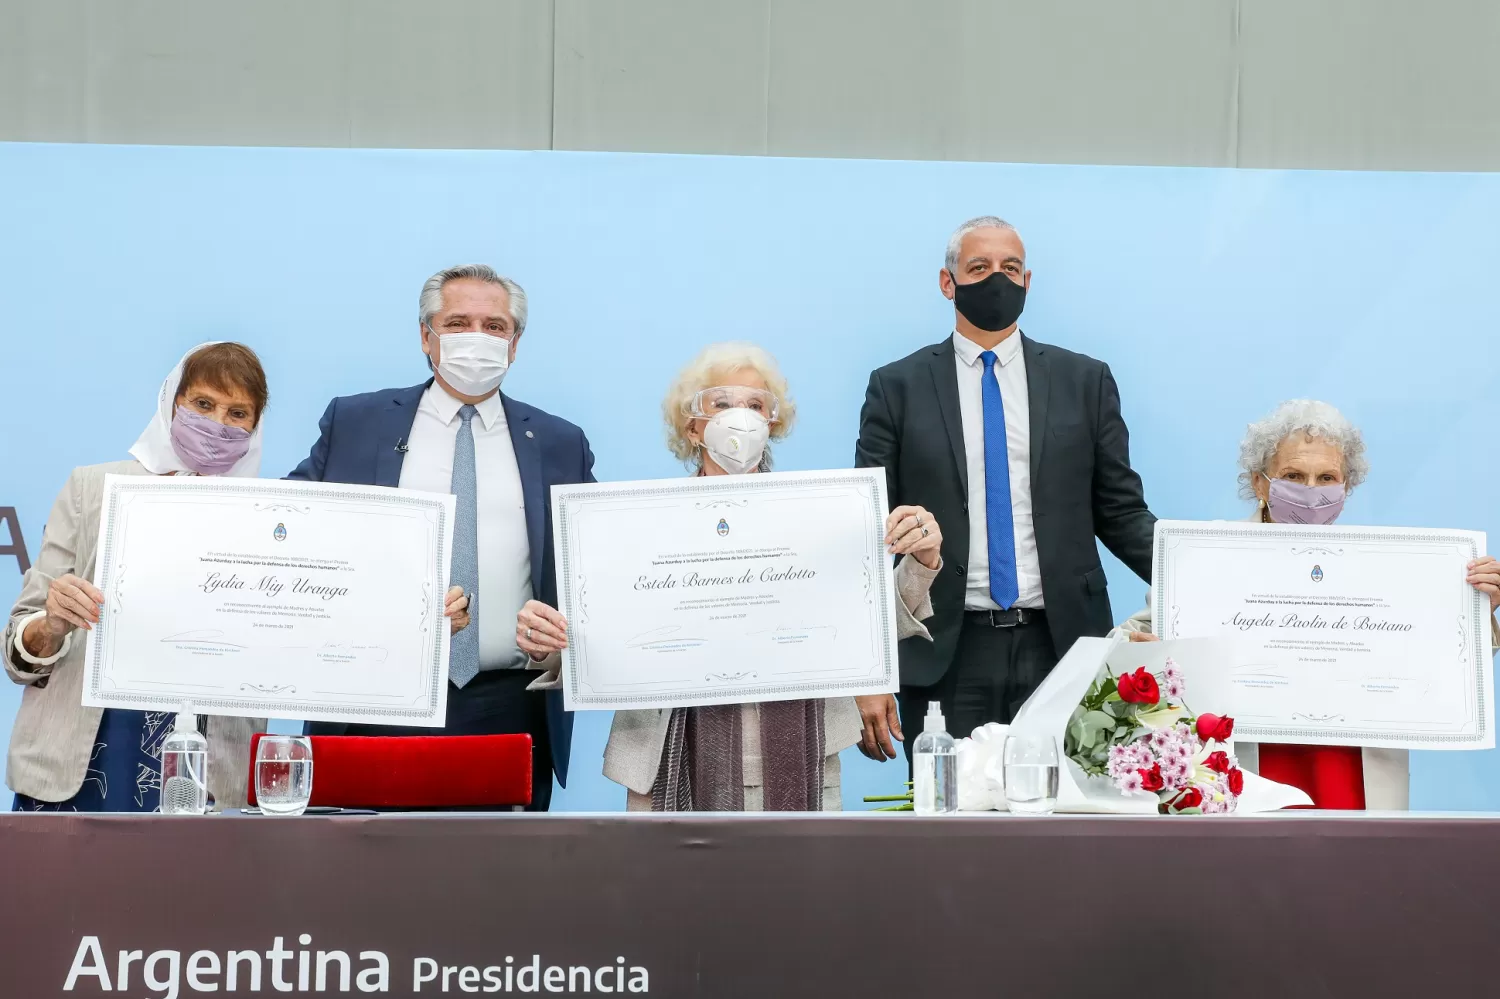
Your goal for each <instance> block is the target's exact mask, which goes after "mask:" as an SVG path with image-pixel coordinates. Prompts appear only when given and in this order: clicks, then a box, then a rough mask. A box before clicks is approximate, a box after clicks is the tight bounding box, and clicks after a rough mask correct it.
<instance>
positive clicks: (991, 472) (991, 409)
mask: <svg viewBox="0 0 1500 999" xmlns="http://www.w3.org/2000/svg"><path fill="white" fill-rule="evenodd" d="M979 359H980V360H982V361H984V509H985V518H984V519H985V526H986V528H987V529H988V534H989V549H990V596H991V597H994V598H995V603H997V604H999V605H1000V606H1001V608H1002V609H1004V610H1010V608H1011V606H1012V605H1013V604H1015V602H1016V599H1017V598H1018V597H1019V596H1020V595H1021V590H1020V587H1019V586H1018V585H1017V583H1016V522H1015V517H1014V515H1013V514H1012V513H1011V509H1010V449H1009V448H1008V447H1006V444H1005V404H1004V402H1003V401H1002V400H1001V398H1000V383H999V382H998V381H996V380H995V352H994V351H993V350H987V351H985V352H984V353H982V354H980V355H979ZM456 474H457V473H456V472H455V475H456ZM455 481H457V480H456V479H455Z"/></svg>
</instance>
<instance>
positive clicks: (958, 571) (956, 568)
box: [953, 565, 964, 576]
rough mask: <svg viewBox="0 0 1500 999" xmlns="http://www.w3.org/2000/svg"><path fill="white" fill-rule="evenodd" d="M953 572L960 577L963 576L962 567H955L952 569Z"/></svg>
mask: <svg viewBox="0 0 1500 999" xmlns="http://www.w3.org/2000/svg"><path fill="white" fill-rule="evenodd" d="M953 571H954V572H956V573H958V574H959V575H960V576H962V575H963V574H964V567H963V566H961V565H956V566H954V567H953Z"/></svg>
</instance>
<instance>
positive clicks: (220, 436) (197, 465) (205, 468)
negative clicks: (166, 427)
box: [170, 406, 250, 475]
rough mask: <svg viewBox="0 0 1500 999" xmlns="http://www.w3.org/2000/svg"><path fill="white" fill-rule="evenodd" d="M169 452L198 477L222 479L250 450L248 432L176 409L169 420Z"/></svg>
mask: <svg viewBox="0 0 1500 999" xmlns="http://www.w3.org/2000/svg"><path fill="white" fill-rule="evenodd" d="M170 432H171V435H172V450H174V451H176V452H177V457H179V458H181V459H182V463H183V464H184V465H186V466H187V467H188V468H191V469H192V470H193V471H195V472H197V473H198V474H199V475H223V474H224V473H225V472H227V471H229V470H230V469H231V468H233V467H234V466H235V463H236V462H238V461H239V460H240V459H241V458H243V457H244V456H245V455H246V453H248V452H249V450H250V431H248V430H245V429H243V428H242V427H227V426H225V425H224V424H222V423H220V422H219V421H217V420H213V419H210V418H208V417H207V416H204V415H203V414H202V413H195V412H193V411H192V410H190V409H188V408H187V407H186V406H178V407H177V413H176V415H175V416H174V417H173V418H172V427H171V431H170Z"/></svg>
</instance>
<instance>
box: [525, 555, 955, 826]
mask: <svg viewBox="0 0 1500 999" xmlns="http://www.w3.org/2000/svg"><path fill="white" fill-rule="evenodd" d="M941 571H942V566H941V565H940V566H938V568H937V569H928V568H926V567H925V566H923V565H922V564H921V563H920V562H918V561H917V560H916V559H913V558H903V559H902V560H901V561H900V562H899V563H897V565H896V593H897V597H898V599H897V600H896V637H897V639H898V640H899V639H903V638H910V637H913V636H921V637H923V638H926V639H927V640H928V641H931V640H932V636H931V635H930V634H928V632H927V628H926V627H925V626H924V625H923V624H922V621H924V620H925V619H927V618H929V617H931V616H932V601H931V599H930V598H929V591H930V590H931V589H932V581H933V580H934V579H935V578H937V574H938V573H939V572H941ZM542 666H543V668H544V669H546V670H547V671H548V672H547V675H546V676H545V677H544V678H543V679H542V680H539V681H537V682H536V683H534V684H532V688H533V689H541V690H546V689H552V688H554V687H557V686H560V684H561V681H560V679H559V678H558V673H557V670H558V665H557V663H555V662H551V661H549V662H546V663H543V664H542ZM743 710H744V712H745V715H744V780H745V786H746V787H745V790H746V793H745V810H746V811H759V810H760V801H761V797H760V792H761V789H762V785H763V779H762V776H761V762H760V717H759V709H758V708H757V707H756V705H754V704H747V705H744V707H743ZM671 718H672V712H671V709H668V708H654V709H646V710H641V711H616V712H615V719H614V723H613V724H612V725H611V726H610V730H609V744H608V745H606V746H605V747H604V776H606V777H608V778H609V779H610V780H612V781H614V782H616V783H617V784H623V785H625V787H626V788H628V789H629V792H630V793H629V795H628V806H629V807H630V808H631V809H632V810H649V809H650V807H651V806H650V797H649V795H650V794H651V785H652V784H654V783H655V782H656V774H657V771H658V770H659V769H660V768H661V754H662V750H663V748H665V746H666V743H667V726H668V723H669V722H670V721H671ZM823 731H824V745H825V748H826V749H827V751H828V758H827V760H825V761H824V765H823V788H824V794H823V807H824V809H825V810H828V811H836V810H838V808H839V807H840V798H839V782H840V767H839V758H838V754H839V753H840V752H842V751H843V750H845V749H848V748H849V747H850V746H853V745H854V744H855V743H857V742H859V740H860V737H861V735H862V734H863V732H864V723H863V722H862V721H861V720H860V716H859V708H858V706H856V704H855V702H854V698H852V697H835V698H830V699H829V700H827V701H826V702H825V708H824V715H823Z"/></svg>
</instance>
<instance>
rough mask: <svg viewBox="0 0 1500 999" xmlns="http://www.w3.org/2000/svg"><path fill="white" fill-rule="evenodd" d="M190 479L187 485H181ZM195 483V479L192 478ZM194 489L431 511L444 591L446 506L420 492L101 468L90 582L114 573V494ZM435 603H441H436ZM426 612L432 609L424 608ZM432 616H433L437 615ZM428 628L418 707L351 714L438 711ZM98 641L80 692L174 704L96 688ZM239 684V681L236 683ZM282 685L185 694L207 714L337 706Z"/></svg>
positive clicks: (435, 564)
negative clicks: (300, 696) (233, 693)
mask: <svg viewBox="0 0 1500 999" xmlns="http://www.w3.org/2000/svg"><path fill="white" fill-rule="evenodd" d="M187 483H192V485H187ZM199 483H202V484H201V485H199ZM184 485H187V489H184V488H183V486H184ZM198 490H201V491H203V492H205V493H209V494H218V495H229V496H254V497H265V498H267V499H282V500H283V501H284V502H287V503H292V504H295V503H296V501H298V500H303V501H305V500H306V499H307V498H308V497H309V494H310V492H312V491H314V490H315V492H316V495H315V497H314V498H315V499H316V500H319V501H323V500H345V501H348V502H356V503H370V502H374V503H376V504H377V505H382V506H394V507H398V508H406V509H415V510H417V511H419V512H421V513H423V514H433V515H435V520H436V526H435V528H434V530H435V532H436V534H437V543H436V544H434V545H433V561H432V565H431V566H430V567H429V569H430V573H431V575H430V578H431V580H433V581H434V582H433V584H432V585H433V586H434V587H436V590H435V593H436V594H437V595H438V596H439V597H440V595H441V594H442V593H443V592H444V591H445V588H446V578H445V573H444V571H443V565H442V554H443V552H444V551H445V550H446V548H447V545H448V536H449V534H450V532H451V531H452V525H450V524H449V522H448V515H447V508H446V507H445V506H444V505H443V504H442V503H435V502H434V501H433V500H431V499H429V498H427V497H426V496H422V495H418V494H414V493H411V492H401V491H398V490H394V489H386V488H383V487H377V486H368V487H362V488H357V489H341V488H338V487H337V486H336V485H334V484H331V483H330V484H325V483H318V484H316V486H315V487H314V490H310V489H309V488H308V484H305V483H298V482H292V481H284V480H277V479H231V478H223V477H217V476H216V477H214V478H212V479H204V478H193V479H189V480H187V482H184V481H183V480H176V481H173V480H170V479H164V478H163V477H160V476H129V475H118V476H117V475H108V476H106V478H105V501H106V507H105V510H104V512H103V515H102V516H101V518H100V520H101V534H100V537H99V544H98V549H97V558H96V564H97V565H98V566H99V571H100V575H99V579H98V580H97V581H96V585H97V586H98V587H99V589H100V590H101V591H103V592H104V593H105V594H106V595H108V594H110V592H111V590H110V587H111V585H112V583H113V580H111V578H110V574H109V570H110V569H111V567H113V565H114V558H113V555H114V551H115V530H116V529H117V526H118V523H119V512H120V511H119V506H120V501H121V499H122V498H123V497H124V496H126V495H132V494H133V495H149V494H152V493H159V494H167V493H174V494H177V495H182V494H183V493H184V492H187V491H198ZM437 605H438V606H439V607H441V603H440V602H439V603H438V604H437ZM428 613H429V616H430V615H431V610H430V608H429V611H428ZM442 620H443V619H442V617H441V615H439V618H438V621H439V623H441V621H442ZM429 630H430V632H431V634H430V635H429V636H428V639H427V641H426V643H425V644H426V646H427V649H426V652H425V654H424V658H425V659H426V660H427V662H426V665H425V667H424V669H425V670H426V671H427V673H428V678H427V700H426V706H425V707H406V708H382V707H378V706H374V705H361V706H360V707H359V708H358V709H354V710H351V712H350V714H351V715H353V714H357V715H358V716H359V717H360V718H361V719H362V720H363V719H368V718H372V717H380V718H389V719H390V723H391V724H393V725H396V724H401V723H404V722H418V723H420V722H422V721H423V720H425V719H427V718H430V717H431V716H432V715H433V714H434V713H435V712H436V710H437V702H438V696H439V692H440V691H443V689H444V684H446V683H447V682H448V676H447V670H446V669H445V668H444V664H443V661H442V654H443V649H444V647H445V643H446V641H447V629H446V628H444V627H439V626H438V625H437V624H432V625H431V626H430V628H429ZM105 644H106V642H105V641H95V642H93V643H92V645H91V647H90V653H91V655H92V660H91V661H90V662H88V663H87V664H86V668H87V669H86V673H85V677H86V681H87V684H88V687H87V693H88V694H89V695H90V696H91V697H93V698H95V699H97V700H98V701H105V702H108V701H116V702H118V703H120V704H121V705H122V706H126V707H135V706H137V705H139V704H141V703H143V702H149V703H155V704H159V705H160V706H161V707H162V708H163V709H164V710H168V711H171V710H176V709H177V708H178V707H180V706H181V704H182V701H183V698H182V697H181V696H178V695H171V694H163V695H154V694H150V693H146V692H143V691H138V690H137V691H132V692H130V693H128V694H120V693H117V692H115V691H106V690H103V689H101V687H100V679H101V676H102V672H103V671H102V666H103V657H104V646H105ZM242 689H243V688H242ZM285 689H286V688H285V686H282V687H277V688H273V689H271V690H269V691H267V692H266V693H267V695H268V696H267V698H264V699H262V698H256V697H251V696H248V695H247V696H243V697H223V696H216V697H198V696H195V697H192V698H191V699H190V701H191V703H192V706H193V708H194V709H195V710H197V711H199V712H200V713H202V714H214V713H215V710H214V709H220V710H224V711H244V710H245V709H249V708H253V709H255V710H257V711H264V712H265V714H266V715H267V716H268V717H272V718H294V719H295V718H306V717H309V716H310V715H316V716H317V717H318V718H319V719H323V720H329V719H333V718H334V717H335V716H336V715H338V713H339V709H338V708H337V707H333V706H331V705H329V704H326V703H317V702H309V701H300V700H291V699H272V698H274V695H276V694H279V693H281V692H282V691H284V690H285Z"/></svg>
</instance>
